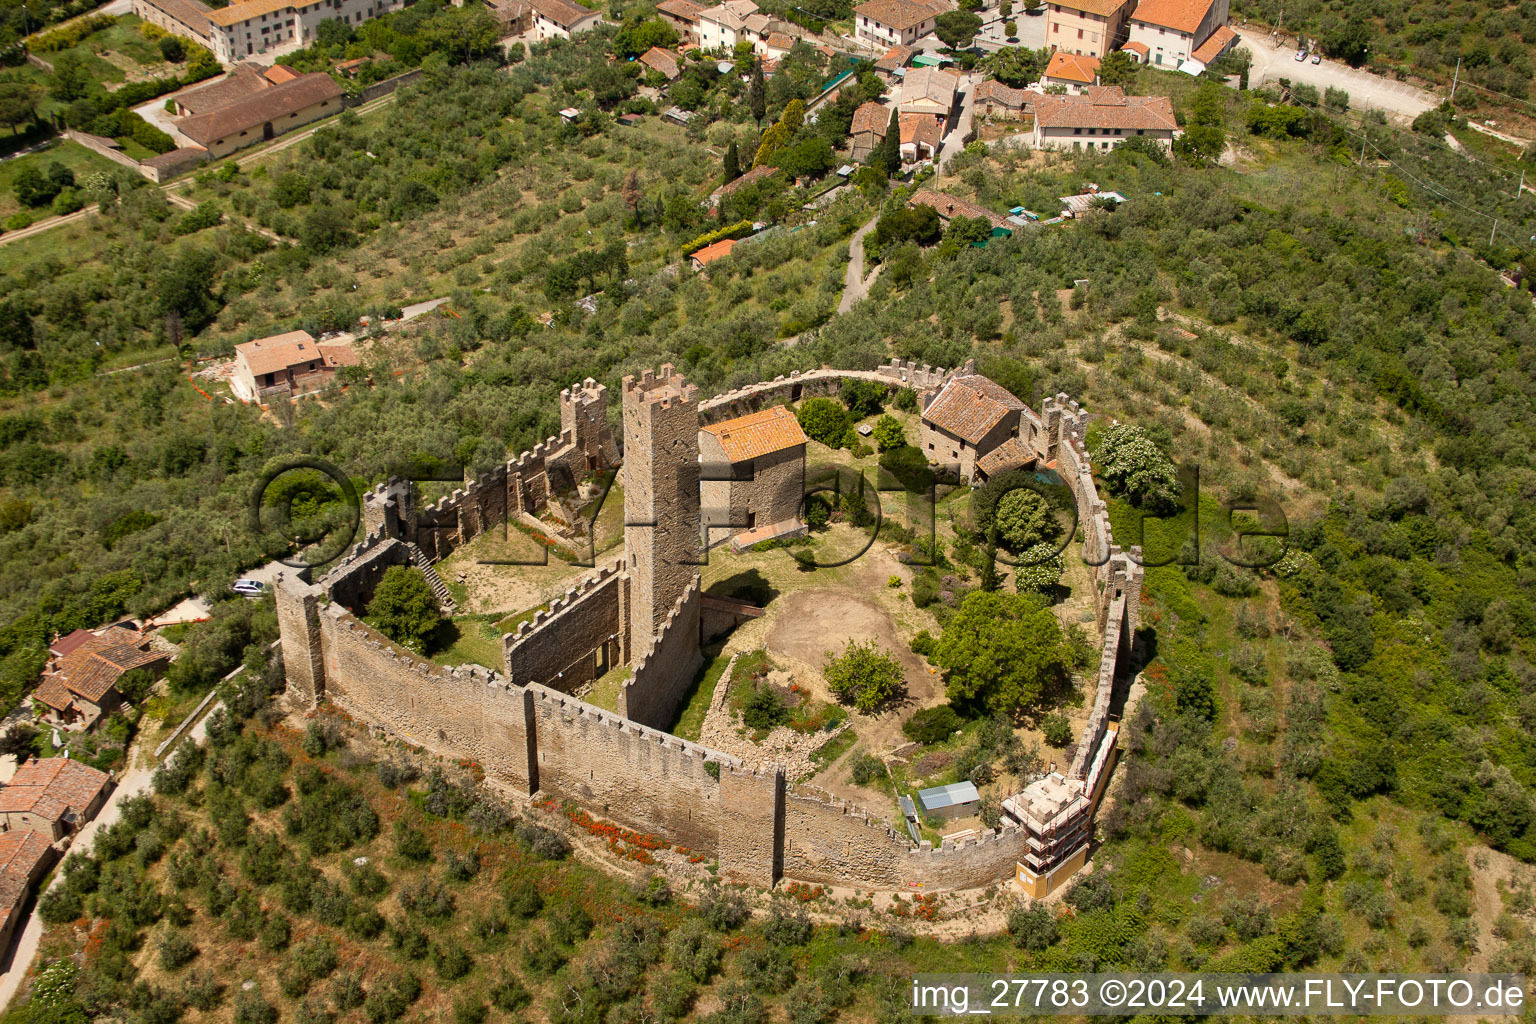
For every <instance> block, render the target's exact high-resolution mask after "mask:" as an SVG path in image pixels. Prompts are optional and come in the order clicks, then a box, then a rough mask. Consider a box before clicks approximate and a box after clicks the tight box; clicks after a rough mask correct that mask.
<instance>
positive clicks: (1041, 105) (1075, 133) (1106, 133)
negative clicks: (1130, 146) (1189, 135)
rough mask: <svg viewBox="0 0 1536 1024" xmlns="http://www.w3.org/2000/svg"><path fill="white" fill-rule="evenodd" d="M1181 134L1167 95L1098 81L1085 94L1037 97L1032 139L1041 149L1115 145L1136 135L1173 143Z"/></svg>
mask: <svg viewBox="0 0 1536 1024" xmlns="http://www.w3.org/2000/svg"><path fill="white" fill-rule="evenodd" d="M1178 134H1179V123H1178V121H1177V120H1175V119H1174V115H1173V101H1171V100H1170V99H1169V98H1168V97H1166V96H1127V95H1126V94H1125V91H1124V90H1123V89H1121V88H1120V87H1119V86H1118V85H1104V86H1099V85H1096V86H1091V87H1090V88H1088V89H1087V90H1086V91H1085V92H1084V93H1083V94H1082V95H1081V96H1041V97H1040V98H1039V99H1038V100H1036V101H1035V130H1034V135H1033V137H1032V138H1031V140H1030V141H1031V144H1032V145H1033V146H1034V147H1035V148H1036V149H1114V148H1115V147H1116V146H1119V145H1120V144H1121V143H1123V142H1124V141H1125V140H1126V139H1131V138H1147V139H1152V140H1154V141H1157V142H1159V143H1162V144H1163V145H1164V146H1171V145H1172V144H1173V140H1174V139H1175V138H1177V137H1178Z"/></svg>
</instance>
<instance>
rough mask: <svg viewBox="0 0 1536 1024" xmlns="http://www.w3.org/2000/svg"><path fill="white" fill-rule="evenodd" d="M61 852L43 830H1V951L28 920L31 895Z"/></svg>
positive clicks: (1, 952) (8, 946)
mask: <svg viewBox="0 0 1536 1024" xmlns="http://www.w3.org/2000/svg"><path fill="white" fill-rule="evenodd" d="M58 855H59V852H58V851H57V850H55V849H54V848H53V844H52V843H50V842H49V841H48V840H47V839H46V838H44V837H43V836H42V835H41V834H40V833H37V832H32V831H30V830H27V829H22V830H19V831H16V832H0V954H3V953H5V952H7V951H8V950H9V949H10V948H11V938H12V937H13V936H14V935H15V934H16V928H17V926H18V925H19V924H21V922H22V921H23V920H24V919H25V915H24V914H23V913H22V911H23V910H25V909H26V905H27V899H28V897H30V896H31V895H32V890H33V889H34V888H35V887H36V886H37V883H38V882H40V881H42V878H43V875H45V874H47V872H48V869H49V868H50V867H52V866H53V862H54V861H55V860H57V859H58Z"/></svg>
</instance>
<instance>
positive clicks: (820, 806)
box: [278, 364, 1142, 891]
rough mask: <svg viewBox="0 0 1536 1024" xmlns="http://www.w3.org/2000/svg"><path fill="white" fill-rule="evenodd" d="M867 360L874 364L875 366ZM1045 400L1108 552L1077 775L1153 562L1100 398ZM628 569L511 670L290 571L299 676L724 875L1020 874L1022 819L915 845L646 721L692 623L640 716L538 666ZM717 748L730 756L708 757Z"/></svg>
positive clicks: (890, 882) (616, 597) (404, 732)
mask: <svg viewBox="0 0 1536 1024" xmlns="http://www.w3.org/2000/svg"><path fill="white" fill-rule="evenodd" d="M889 369H891V368H890V367H883V368H882V371H881V376H883V377H886V378H888V379H891V381H892V383H904V381H902V380H900V379H899V376H898V377H893V376H892V375H891V374H890V373H887V372H885V371H887V370H889ZM813 372H815V371H813ZM894 372H895V373H896V374H898V375H900V374H906V375H907V376H908V377H909V379H910V380H911V381H915V382H916V383H917V384H925V383H932V382H931V381H928V380H927V378H926V376H924V375H933V376H935V377H938V378H939V379H942V377H943V375H942V371H931V370H928V369H927V368H921V369H920V370H919V369H917V368H914V367H911V366H902V365H900V364H896V367H895V371H894ZM848 376H853V375H852V374H846V373H839V372H837V371H827V372H826V374H825V376H821V377H817V378H816V379H817V380H819V381H820V380H825V381H833V382H836V383H835V384H828V385H826V386H828V387H829V388H834V389H835V387H836V386H837V384H840V382H841V380H842V379H845V378H846V377H848ZM857 376H858V377H859V378H860V379H864V374H862V373H861V374H858V375H857ZM794 379H795V378H785V379H783V380H779V381H773V382H769V383H768V384H766V385H764V386H763V388H762V389H761V390H750V389H746V390H748V391H749V393H748V394H742V393H732V396H721V398H720V399H715V400H711V401H710V402H706V403H703V404H702V405H701V416H703V415H704V414H705V410H706V409H708V410H728V409H729V410H730V411H731V412H732V414H734V408H732V405H733V403H735V402H738V401H742V400H745V399H754V400H755V399H757V398H758V397H759V396H774V395H777V396H778V397H777V398H774V399H772V400H782V399H783V395H784V392H785V391H786V390H787V389H788V388H789V387H791V386H792V384H791V381H793V380H794ZM817 386H821V385H819V384H818V385H817ZM802 394H804V392H802ZM727 398H729V401H722V399H727ZM762 400H763V401H764V403H766V401H768V400H770V399H769V398H767V397H764V398H763V399H762ZM1042 412H1043V414H1044V416H1043V418H1042V417H1037V416H1036V415H1035V414H1034V413H1032V412H1026V413H1025V414H1024V418H1025V420H1026V423H1027V425H1029V426H1030V427H1031V430H1030V432H1029V434H1030V436H1033V437H1038V438H1039V439H1040V441H1042V442H1045V445H1037V450H1038V449H1039V448H1041V447H1045V446H1046V445H1048V450H1041V451H1039V454H1040V455H1041V456H1042V457H1048V458H1050V459H1055V460H1056V461H1057V468H1058V471H1059V472H1060V474H1061V475H1062V477H1063V478H1064V479H1065V480H1066V481H1067V483H1068V485H1069V486H1070V487H1072V489H1073V493H1074V495H1075V496H1076V497H1077V498H1078V501H1079V508H1080V509H1081V510H1084V511H1083V512H1082V525H1083V532H1084V545H1085V546H1084V555H1085V558H1086V559H1087V560H1088V561H1089V562H1094V561H1098V560H1102V562H1103V564H1101V565H1097V566H1094V568H1093V575H1094V581H1095V586H1096V587H1098V588H1099V589H1100V594H1101V597H1100V602H1099V603H1100V620H1101V622H1102V623H1103V624H1104V626H1105V635H1104V643H1103V649H1102V657H1101V663H1100V671H1099V677H1098V680H1097V686H1096V692H1095V700H1094V707H1093V711H1092V713H1091V715H1090V718H1089V723H1088V727H1087V728H1086V729H1085V730H1084V734H1083V736H1082V738H1081V740H1080V742H1079V746H1078V749H1077V752H1076V756H1075V757H1074V760H1073V768H1072V773H1073V777H1075V778H1084V777H1085V775H1086V773H1087V772H1089V771H1091V770H1092V768H1093V765H1094V762H1093V760H1092V759H1093V757H1094V752H1095V751H1096V749H1097V748H1098V744H1099V740H1100V739H1101V738H1102V736H1103V734H1104V731H1105V727H1106V725H1107V722H1108V706H1109V700H1110V697H1111V695H1112V692H1113V685H1114V679H1115V676H1116V672H1117V670H1118V668H1119V665H1120V659H1121V658H1122V657H1125V656H1126V654H1127V652H1128V651H1129V647H1130V638H1131V635H1132V633H1133V632H1134V630H1135V628H1136V625H1137V620H1138V611H1139V599H1140V587H1141V573H1142V570H1141V567H1140V566H1139V565H1137V564H1135V562H1134V561H1132V560H1131V559H1130V558H1128V557H1127V556H1126V555H1125V554H1124V553H1123V552H1121V551H1120V550H1119V548H1118V547H1117V546H1116V545H1114V543H1113V535H1112V532H1111V529H1110V525H1109V520H1108V515H1107V511H1106V510H1105V508H1104V505H1103V503H1102V502H1100V501H1099V500H1098V496H1097V493H1096V491H1095V489H1094V488H1093V482H1092V473H1091V465H1090V463H1089V460H1088V456H1087V453H1086V450H1085V449H1084V447H1083V434H1084V428H1085V425H1086V414H1085V413H1083V412H1082V411H1081V410H1080V409H1079V408H1078V407H1077V405H1076V403H1072V402H1069V401H1067V400H1066V398H1065V396H1057V397H1056V398H1055V399H1051V400H1048V401H1047V402H1046V403H1045V408H1044V409H1043V410H1042ZM721 414H722V415H723V414H724V413H723V412H722V413H721ZM717 418H718V417H717ZM440 504H441V503H440ZM382 540H383V538H380V537H372V538H370V541H369V542H365V545H360V546H359V547H360V551H359V552H358V553H356V554H354V556H353V557H352V558H351V559H349V560H348V562H347V563H343V566H344V567H349V568H348V571H346V572H341V571H340V570H338V572H333V573H332V574H331V575H330V576H328V577H327V578H326V580H327V584H328V585H329V587H331V588H332V592H334V593H337V594H341V593H343V592H346V590H347V588H348V587H351V588H353V589H358V588H360V587H361V585H362V584H361V583H360V582H358V581H359V579H361V578H362V577H363V576H364V575H365V574H367V573H371V572H374V571H380V572H381V571H382V570H376V569H375V568H374V567H375V566H377V565H380V564H383V563H384V561H385V560H386V559H385V551H384V550H381V551H379V552H373V551H372V549H373V548H374V547H380V548H381V549H382V548H383V544H382ZM390 557H393V556H390ZM627 581H628V577H627V574H626V573H624V572H623V571H621V570H620V569H619V568H618V567H615V568H614V569H612V570H607V569H605V570H600V571H599V572H598V573H596V574H594V575H592V576H589V577H588V578H587V579H586V580H584V581H582V582H581V583H580V584H578V585H577V587H575V588H573V592H568V594H567V595H566V596H565V597H564V598H561V599H559V600H558V601H557V602H556V604H555V605H554V606H552V607H551V608H550V609H548V610H547V611H545V612H543V613H541V614H540V616H539V617H536V618H535V620H534V621H533V622H531V623H527V624H524V627H523V628H521V629H520V630H519V632H518V633H516V634H510V635H509V636H508V637H506V638H504V642H505V644H506V647H505V650H506V652H507V656H508V662H507V664H508V671H509V674H510V677H511V680H512V681H509V677H508V676H503V675H502V674H501V673H495V672H491V671H489V670H486V669H481V668H478V667H461V668H456V669H446V668H442V667H440V666H436V665H434V664H432V663H430V662H427V661H425V660H424V659H421V658H418V657H416V656H415V655H412V654H410V653H409V652H406V651H404V650H403V649H401V648H399V647H397V646H396V645H394V644H393V643H391V642H390V641H389V640H388V639H386V638H384V637H383V636H382V635H380V634H378V633H377V632H375V631H374V630H372V629H370V628H369V627H368V626H366V625H365V624H363V623H361V622H359V621H358V620H356V619H355V618H353V617H352V616H351V615H350V614H348V613H347V612H345V611H344V610H343V609H342V608H340V607H339V606H338V605H334V604H331V605H329V606H325V605H326V601H327V597H326V588H325V587H322V586H309V585H306V584H304V583H302V582H300V581H296V580H291V579H280V581H279V586H278V598H279V599H278V617H279V622H280V624H281V627H282V633H283V653H284V659H285V662H286V664H287V666H288V672H289V679H290V686H291V687H292V688H293V689H295V690H296V691H297V692H298V693H299V695H300V696H301V697H304V698H305V699H307V700H308V701H309V702H311V703H314V702H317V701H320V700H327V699H329V700H332V701H334V702H335V703H336V704H337V705H338V706H340V707H341V708H343V709H344V710H346V711H348V712H350V713H352V714H354V715H356V716H357V717H359V718H361V719H363V720H365V721H368V722H371V723H374V724H376V725H379V726H381V727H382V728H384V729H386V730H387V731H389V732H391V733H394V734H396V735H398V736H400V737H402V738H404V739H407V740H409V741H410V742H412V743H415V744H419V745H420V746H422V747H424V748H425V749H427V750H430V751H432V752H434V753H438V754H441V755H443V756H447V757H453V758H456V759H457V758H465V757H468V758H473V759H474V760H476V761H478V762H479V763H480V764H481V765H482V766H484V768H485V772H486V776H487V778H488V779H490V780H492V781H494V782H496V783H498V784H500V785H503V786H506V787H509V788H511V789H513V790H516V791H518V792H521V793H530V794H531V793H538V794H552V795H555V796H559V797H569V798H570V799H573V800H576V801H578V802H580V803H581V804H583V805H585V806H587V807H589V808H591V809H592V810H593V812H594V813H599V814H601V815H602V816H603V817H605V818H608V819H610V820H613V821H615V822H618V823H620V824H622V825H625V826H627V827H630V828H633V829H636V830H638V831H642V832H650V833H654V834H657V835H660V836H662V837H664V838H666V839H668V840H669V841H671V842H675V843H679V844H681V845H684V846H687V847H689V848H691V849H693V850H696V851H698V852H700V853H703V854H705V855H706V856H708V855H714V856H717V857H718V858H719V859H720V862H721V868H722V872H723V873H724V874H725V875H726V876H727V877H731V878H736V879H740V880H743V881H748V882H751V883H753V884H759V885H764V886H766V885H770V884H772V883H773V882H775V881H776V880H777V879H778V878H780V877H787V878H792V879H799V880H803V881H808V882H821V883H826V884H849V883H854V884H858V885H861V886H867V887H870V888H876V889H892V890H907V889H908V888H909V887H911V886H914V885H917V884H921V885H922V886H923V888H924V889H925V890H927V891H943V890H950V889H963V888H977V887H983V886H987V885H991V884H995V883H996V882H997V881H998V880H999V879H1002V878H1006V877H1011V876H1012V874H1013V870H1014V864H1015V862H1016V861H1018V860H1019V859H1021V857H1022V855H1023V851H1024V843H1025V839H1024V832H1023V830H1022V829H1020V828H1018V827H1012V826H1010V827H1007V828H1003V829H998V830H992V831H988V832H985V833H983V834H982V835H981V836H980V837H979V838H973V839H968V840H964V841H961V842H958V843H945V844H943V845H942V846H940V847H933V846H931V844H929V843H928V842H926V841H925V842H923V843H922V844H920V845H919V846H916V847H914V846H913V845H912V844H911V843H910V842H908V841H907V839H906V837H905V836H904V835H902V834H899V833H897V832H896V831H895V830H894V829H892V827H891V826H890V825H889V823H887V822H886V821H885V820H884V819H883V818H881V817H879V816H876V815H872V814H870V813H868V812H866V811H863V810H860V809H858V808H856V807H853V806H852V805H849V804H846V803H843V802H841V801H839V800H836V799H834V798H832V797H830V796H829V795H828V794H825V793H823V792H821V791H819V790H816V789H814V788H812V787H809V786H787V785H786V783H785V780H784V778H783V775H782V773H781V772H755V773H754V772H748V771H745V770H743V769H742V768H741V767H740V764H739V762H737V761H736V759H735V758H733V757H731V756H730V755H727V754H723V753H718V752H715V751H711V750H708V749H706V748H704V747H701V746H699V745H697V744H692V743H688V742H686V741H684V740H681V739H679V738H678V737H675V736H671V735H669V734H666V733H663V732H659V731H657V730H656V729H653V728H649V727H647V726H646V725H644V724H642V722H640V721H636V720H635V718H637V717H642V716H643V717H644V718H650V719H651V720H653V721H661V720H664V718H663V717H662V716H661V711H660V709H659V708H658V707H657V706H656V704H655V701H656V700H658V699H663V700H664V699H667V698H669V697H672V698H675V696H676V695H677V694H680V693H681V692H682V691H683V689H684V688H686V684H687V682H688V681H691V679H692V676H693V673H694V671H696V666H695V667H694V668H690V669H689V670H688V671H687V672H686V673H684V672H682V671H681V670H679V669H676V668H674V669H672V670H671V671H670V672H669V673H664V674H665V675H666V678H662V675H663V673H661V670H660V666H662V665H663V663H664V662H667V661H670V660H673V659H672V657H671V655H672V653H674V652H672V651H671V645H673V644H676V645H677V646H679V647H681V646H684V644H683V643H682V640H681V639H680V638H682V637H683V636H684V635H685V634H684V631H681V630H674V629H667V630H666V631H664V632H663V634H662V637H661V639H660V643H659V646H658V648H657V649H656V650H655V651H652V652H636V656H637V661H636V663H635V669H634V674H633V675H632V677H631V679H630V681H629V682H628V683H627V684H626V686H625V688H624V692H623V696H621V701H622V702H623V703H622V704H621V707H623V708H625V709H626V710H627V711H629V713H630V717H626V716H625V715H621V714H614V713H612V712H608V711H604V710H602V709H599V708H596V707H594V706H593V705H590V704H587V703H585V702H583V701H580V700H577V699H576V698H574V697H571V696H569V695H567V694H564V693H560V692H558V691H556V690H554V689H551V688H549V687H547V686H545V685H542V684H541V682H539V681H537V680H535V679H534V677H535V676H537V675H539V674H542V673H543V672H545V671H547V669H548V667H549V666H550V665H553V664H555V663H556V662H557V661H558V660H559V658H560V656H561V654H562V653H563V652H562V647H563V648H565V649H567V650H568V649H570V648H571V643H570V642H569V641H568V639H567V638H566V634H565V629H566V628H567V624H568V623H569V624H570V625H569V627H568V628H572V629H575V630H576V631H577V633H578V634H580V636H581V639H579V640H578V641H577V642H576V643H575V647H577V648H579V647H582V646H584V645H585V644H586V643H587V642H588V641H589V640H591V641H597V640H600V639H601V638H602V636H603V635H604V634H602V629H603V628H605V624H606V623H609V622H613V623H618V622H620V621H622V619H623V615H622V614H621V613H620V612H619V611H616V610H615V608H614V604H615V603H616V602H617V603H620V604H622V601H623V596H622V595H623V594H624V593H625V591H626V589H627V588H626V587H625V583H627ZM689 600H692V601H694V602H695V607H694V612H693V618H694V619H695V620H696V619H697V607H696V605H697V601H698V597H697V588H696V587H694V588H691V589H690V592H689V593H688V594H685V595H684V597H683V598H682V599H680V601H679V604H678V607H676V608H674V610H673V613H672V615H671V616H669V621H675V620H676V619H677V618H678V616H679V614H680V613H681V614H687V613H686V611H684V609H683V606H684V605H685V604H686V602H687V601H689ZM594 646H595V643H594ZM519 652H520V653H519ZM695 657H697V653H696V650H695ZM514 662H515V663H516V664H515V666H514ZM557 671H559V670H558V669H557ZM519 673H520V674H521V675H522V678H523V679H526V680H528V682H527V683H526V684H525V685H517V675H518V674H519ZM657 679H661V681H660V682H656V680H657ZM653 683H654V684H655V685H653ZM665 717H666V718H670V714H668V715H667V716H665ZM708 762H715V763H716V764H717V765H718V769H716V771H714V772H712V771H711V770H710V769H708V768H706V764H707V763H708ZM599 772H601V773H602V777H601V778H599V777H598V773H599Z"/></svg>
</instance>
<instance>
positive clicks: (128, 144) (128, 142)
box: [117, 136, 157, 160]
mask: <svg viewBox="0 0 1536 1024" xmlns="http://www.w3.org/2000/svg"><path fill="white" fill-rule="evenodd" d="M117 141H118V142H119V143H121V144H122V147H123V155H124V156H127V157H131V158H132V159H134V160H148V159H149V158H150V157H152V156H155V155H157V154H156V153H155V151H154V150H152V149H149V148H147V147H145V146H141V145H139V143H137V142H135V141H133V140H132V139H130V138H127V137H126V136H125V137H124V138H121V139H118V140H117Z"/></svg>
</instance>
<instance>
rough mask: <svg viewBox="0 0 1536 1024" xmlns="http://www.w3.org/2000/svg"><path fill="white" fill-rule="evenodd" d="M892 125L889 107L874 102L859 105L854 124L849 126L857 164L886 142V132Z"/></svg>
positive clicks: (854, 158)
mask: <svg viewBox="0 0 1536 1024" xmlns="http://www.w3.org/2000/svg"><path fill="white" fill-rule="evenodd" d="M890 123H891V111H890V108H889V107H886V106H884V105H883V104H880V103H876V102H874V101H873V100H871V101H870V102H868V103H860V104H859V105H858V107H857V108H856V109H855V110H854V112H853V123H852V124H851V125H850V126H849V133H850V135H851V137H852V139H853V160H854V162H855V163H863V162H864V161H865V160H866V159H867V158H868V157H869V154H871V153H873V152H874V151H875V149H876V148H878V147H879V145H880V143H882V142H884V141H885V130H886V128H888V127H889V126H890Z"/></svg>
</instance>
